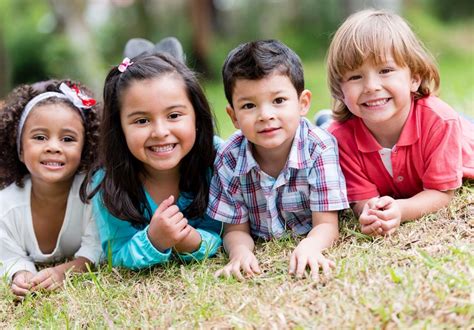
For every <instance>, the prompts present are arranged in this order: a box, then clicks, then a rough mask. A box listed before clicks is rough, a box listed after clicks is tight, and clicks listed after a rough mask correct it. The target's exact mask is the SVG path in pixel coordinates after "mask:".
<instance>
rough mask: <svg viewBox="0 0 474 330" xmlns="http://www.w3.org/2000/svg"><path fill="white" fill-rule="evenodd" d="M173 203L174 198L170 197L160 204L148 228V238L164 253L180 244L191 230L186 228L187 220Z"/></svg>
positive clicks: (189, 227)
mask: <svg viewBox="0 0 474 330" xmlns="http://www.w3.org/2000/svg"><path fill="white" fill-rule="evenodd" d="M173 201H174V197H173V196H170V197H168V198H167V199H165V200H164V201H163V202H161V204H160V206H158V209H157V210H156V211H155V214H153V217H152V218H151V221H150V226H149V227H148V237H149V238H150V241H151V242H152V244H153V245H154V246H155V247H156V248H157V249H158V250H160V251H165V250H167V249H169V248H172V247H173V246H175V245H176V244H177V243H179V242H181V241H182V240H183V239H184V238H186V237H187V236H188V235H189V233H190V232H191V229H192V228H191V226H188V220H187V219H186V218H185V217H184V216H183V213H181V212H180V211H179V208H178V207H177V206H176V205H173Z"/></svg>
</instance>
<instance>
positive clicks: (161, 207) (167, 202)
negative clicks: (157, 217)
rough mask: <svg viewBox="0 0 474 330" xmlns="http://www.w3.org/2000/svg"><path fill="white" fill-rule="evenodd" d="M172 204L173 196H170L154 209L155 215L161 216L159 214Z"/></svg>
mask: <svg viewBox="0 0 474 330" xmlns="http://www.w3.org/2000/svg"><path fill="white" fill-rule="evenodd" d="M173 202H174V196H173V195H171V196H170V197H168V198H167V199H165V200H164V201H162V202H161V203H160V205H158V208H157V209H156V211H155V214H161V213H162V212H164V211H165V210H166V209H167V208H168V207H170V206H171V205H173Z"/></svg>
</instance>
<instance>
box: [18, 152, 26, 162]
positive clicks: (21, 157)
mask: <svg viewBox="0 0 474 330" xmlns="http://www.w3.org/2000/svg"><path fill="white" fill-rule="evenodd" d="M18 158H19V159H20V162H22V163H24V162H25V157H23V150H20V154H19V155H18Z"/></svg>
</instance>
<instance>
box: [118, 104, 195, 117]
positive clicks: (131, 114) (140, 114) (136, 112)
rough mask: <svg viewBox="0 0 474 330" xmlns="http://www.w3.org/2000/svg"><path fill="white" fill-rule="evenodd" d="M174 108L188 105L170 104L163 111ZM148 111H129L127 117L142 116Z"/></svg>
mask: <svg viewBox="0 0 474 330" xmlns="http://www.w3.org/2000/svg"><path fill="white" fill-rule="evenodd" d="M176 108H184V109H187V108H188V107H186V105H184V104H174V105H170V106H169V107H166V108H165V109H164V111H169V110H173V109H176ZM149 113H150V112H149V111H141V110H137V111H134V112H132V113H129V114H128V115H127V118H130V117H135V116H144V115H148V114H149Z"/></svg>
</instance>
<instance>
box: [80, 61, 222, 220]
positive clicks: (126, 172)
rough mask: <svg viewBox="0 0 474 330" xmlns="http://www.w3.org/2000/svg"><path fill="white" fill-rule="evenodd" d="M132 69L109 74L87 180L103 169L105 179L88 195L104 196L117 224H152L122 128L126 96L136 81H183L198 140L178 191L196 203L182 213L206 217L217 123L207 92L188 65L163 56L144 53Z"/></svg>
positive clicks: (135, 161) (182, 167)
mask: <svg viewBox="0 0 474 330" xmlns="http://www.w3.org/2000/svg"><path fill="white" fill-rule="evenodd" d="M132 62H133V64H132V65H130V66H129V67H127V68H126V70H125V71H124V72H120V71H119V69H118V67H114V68H112V69H111V70H110V72H109V74H108V75H107V78H106V79H105V85H104V108H103V121H102V124H101V129H100V133H101V134H100V142H99V162H98V164H96V166H95V168H94V169H92V170H91V171H90V173H89V175H88V181H89V182H92V181H93V176H92V175H93V172H94V171H95V170H97V169H98V168H103V169H104V172H105V174H104V178H103V180H102V181H101V182H100V184H99V185H98V186H97V187H95V189H94V190H93V191H92V192H91V193H90V194H89V195H88V196H87V198H88V199H91V198H92V197H93V196H94V195H95V194H96V193H97V192H99V191H100V198H102V202H103V204H104V205H105V207H106V208H107V209H108V210H109V212H110V213H111V214H112V215H114V216H115V217H117V218H118V219H121V220H125V221H128V222H130V223H131V224H132V225H133V226H136V227H142V226H144V225H146V224H147V223H148V222H149V220H150V219H151V216H152V212H151V209H150V205H148V202H147V199H146V195H145V191H144V189H143V184H142V183H141V180H140V178H141V176H140V173H142V172H143V164H142V163H141V162H140V161H139V160H138V159H136V158H135V157H134V156H133V155H132V153H131V152H130V150H129V149H128V146H127V142H126V139H125V135H124V133H123V130H122V126H121V123H120V109H121V107H122V105H121V102H122V101H123V95H124V93H126V91H127V89H128V88H129V87H130V86H131V85H132V84H133V83H134V82H136V81H143V80H147V79H154V78H159V77H164V76H166V75H176V76H179V77H180V78H181V79H182V80H183V82H184V86H185V89H186V93H187V96H188V98H189V100H190V102H191V104H192V106H193V108H194V112H195V115H196V127H195V128H194V127H193V128H190V129H196V130H197V131H196V141H195V142H194V146H193V147H192V149H191V150H190V151H189V153H188V154H187V155H186V156H185V157H184V158H183V159H182V160H181V165H180V174H181V176H180V181H179V190H180V192H186V193H191V194H193V197H194V198H193V201H192V202H191V204H190V205H189V206H188V207H187V208H186V210H183V213H184V214H185V216H186V217H187V218H188V219H191V218H193V217H197V216H202V215H203V214H204V212H205V211H206V208H207V203H208V199H209V174H210V170H212V165H213V162H214V158H215V150H214V143H213V139H214V120H213V114H212V112H211V109H210V106H209V103H208V102H207V99H206V96H205V94H204V91H203V90H202V88H201V85H200V84H199V81H198V79H197V77H196V75H195V73H194V72H193V71H191V70H190V69H189V68H188V67H187V66H186V65H185V64H183V63H181V62H180V61H179V60H177V59H175V58H173V57H172V56H170V55H168V54H165V53H154V54H142V55H139V56H137V57H134V58H133V59H132Z"/></svg>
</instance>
